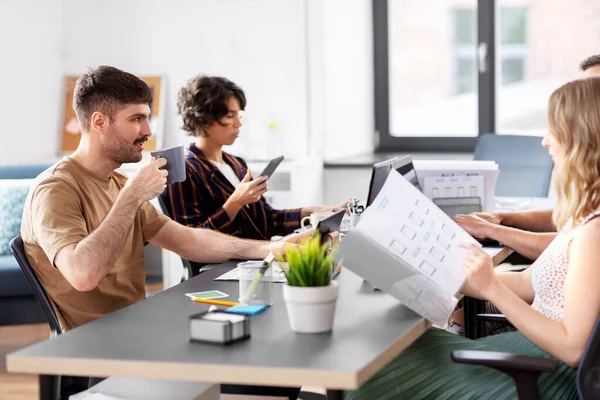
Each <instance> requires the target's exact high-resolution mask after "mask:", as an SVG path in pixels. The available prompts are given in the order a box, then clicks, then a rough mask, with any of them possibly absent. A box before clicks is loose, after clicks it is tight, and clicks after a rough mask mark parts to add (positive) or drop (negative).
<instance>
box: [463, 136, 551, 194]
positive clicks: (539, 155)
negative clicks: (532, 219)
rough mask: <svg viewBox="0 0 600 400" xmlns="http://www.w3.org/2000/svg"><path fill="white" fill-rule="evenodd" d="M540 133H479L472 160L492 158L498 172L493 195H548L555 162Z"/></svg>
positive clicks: (490, 159)
mask: <svg viewBox="0 0 600 400" xmlns="http://www.w3.org/2000/svg"><path fill="white" fill-rule="evenodd" d="M541 142H542V138H541V137H539V136H521V135H496V134H492V133H486V134H482V135H480V136H479V138H478V139H477V144H476V145H475V154H474V155H473V159H474V160H489V161H495V162H496V163H497V164H498V166H499V168H500V174H499V175H498V181H497V183H496V196H511V197H547V196H548V189H549V188H550V177H551V175H552V168H553V166H554V164H553V163H552V159H551V158H550V156H549V155H548V151H547V150H546V149H545V148H543V147H542V143H541Z"/></svg>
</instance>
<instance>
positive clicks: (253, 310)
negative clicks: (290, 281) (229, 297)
mask: <svg viewBox="0 0 600 400" xmlns="http://www.w3.org/2000/svg"><path fill="white" fill-rule="evenodd" d="M266 309H267V306H265V305H264V304H256V305H239V306H233V307H229V308H228V309H226V310H225V312H228V313H234V314H245V315H256V314H260V313H261V312H263V311H265V310H266Z"/></svg>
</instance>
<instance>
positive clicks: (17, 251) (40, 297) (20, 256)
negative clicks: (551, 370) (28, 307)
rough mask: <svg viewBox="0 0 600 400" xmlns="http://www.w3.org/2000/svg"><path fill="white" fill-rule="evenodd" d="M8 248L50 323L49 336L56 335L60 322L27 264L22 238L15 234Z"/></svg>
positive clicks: (59, 332)
mask: <svg viewBox="0 0 600 400" xmlns="http://www.w3.org/2000/svg"><path fill="white" fill-rule="evenodd" d="M10 250H11V251H12V253H13V255H14V256H15V258H16V260H17V263H19V266H20V267H21V271H23V273H24V274H25V277H26V278H27V281H28V282H29V285H31V288H32V289H33V294H34V295H35V298H36V299H37V301H38V303H39V304H40V306H41V307H42V311H43V312H44V315H45V316H46V319H47V320H48V324H50V332H51V335H50V336H51V337H56V336H57V335H60V334H61V333H62V329H61V327H60V323H59V322H58V317H57V316H56V313H55V312H54V309H53V308H52V304H50V299H49V298H48V295H47V294H46V290H45V289H44V288H43V287H42V285H41V284H40V281H39V279H38V277H37V275H36V274H35V271H34V270H33V268H31V265H30V264H29V260H28V259H27V256H26V255H25V245H24V244H23V239H22V238H21V236H17V237H16V238H14V239H13V240H11V241H10Z"/></svg>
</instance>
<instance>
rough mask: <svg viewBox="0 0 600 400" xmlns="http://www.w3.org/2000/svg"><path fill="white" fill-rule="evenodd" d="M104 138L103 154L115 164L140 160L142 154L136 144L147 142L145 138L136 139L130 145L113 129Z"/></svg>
mask: <svg viewBox="0 0 600 400" xmlns="http://www.w3.org/2000/svg"><path fill="white" fill-rule="evenodd" d="M106 138H107V139H106V141H105V144H104V152H105V154H106V156H107V157H108V158H110V159H111V160H112V161H114V162H115V163H118V164H125V163H136V162H140V161H141V160H142V153H141V152H140V151H139V150H138V149H137V147H136V146H137V144H138V143H143V142H145V141H146V140H148V138H147V137H144V138H141V139H137V140H136V141H135V142H134V143H131V142H129V141H127V140H126V139H124V138H123V137H121V136H120V135H119V134H118V133H117V131H116V130H115V129H113V128H111V130H110V132H109V133H108V135H107V136H106Z"/></svg>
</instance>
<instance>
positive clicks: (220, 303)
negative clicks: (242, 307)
mask: <svg viewBox="0 0 600 400" xmlns="http://www.w3.org/2000/svg"><path fill="white" fill-rule="evenodd" d="M192 300H193V301H195V302H196V303H205V304H214V305H217V306H237V305H239V304H240V303H238V302H237V301H223V300H215V299H197V298H195V297H192Z"/></svg>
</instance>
